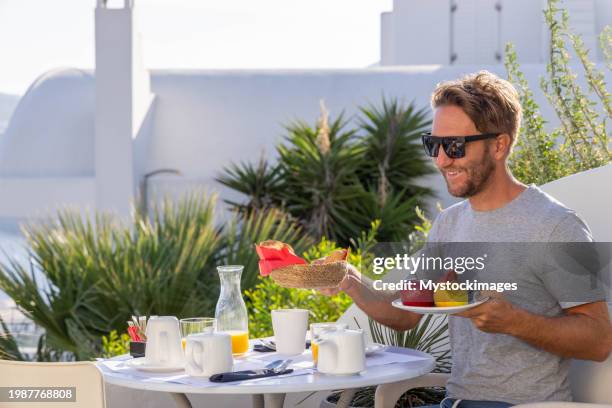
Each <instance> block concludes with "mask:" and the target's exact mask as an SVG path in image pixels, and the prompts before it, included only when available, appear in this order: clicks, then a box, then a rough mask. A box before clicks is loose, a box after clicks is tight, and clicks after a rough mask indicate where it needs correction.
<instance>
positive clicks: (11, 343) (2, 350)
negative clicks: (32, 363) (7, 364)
mask: <svg viewBox="0 0 612 408" xmlns="http://www.w3.org/2000/svg"><path fill="white" fill-rule="evenodd" d="M0 327H1V328H2V332H0V360H17V361H24V360H25V357H24V355H23V354H21V351H19V346H18V344H17V340H16V339H15V337H14V336H13V335H12V333H11V332H10V330H9V328H8V326H7V325H6V323H4V320H2V317H0Z"/></svg>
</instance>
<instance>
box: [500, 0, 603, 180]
mask: <svg viewBox="0 0 612 408" xmlns="http://www.w3.org/2000/svg"><path fill="white" fill-rule="evenodd" d="M558 3H559V2H558V0H549V1H548V5H547V7H546V9H545V11H544V17H545V20H546V23H547V25H548V29H549V33H550V53H549V54H550V59H549V62H548V64H547V69H546V71H547V76H546V77H544V78H541V80H540V87H541V88H542V91H543V92H544V94H545V95H546V97H547V98H548V101H549V102H550V104H551V106H552V107H553V108H554V111H555V113H556V114H557V117H558V119H559V121H560V126H559V127H558V128H556V129H553V130H552V131H550V132H548V131H546V130H545V128H544V126H545V123H546V122H545V120H544V119H543V117H542V115H541V114H540V109H539V106H538V105H537V103H536V102H535V101H534V99H533V92H532V91H531V90H530V88H529V85H528V83H527V80H526V79H525V76H524V74H523V73H522V72H521V71H520V67H519V64H518V62H517V56H516V52H515V51H514V48H513V47H512V45H511V44H508V45H507V47H506V61H505V62H506V69H507V71H508V79H509V80H510V81H511V82H513V83H514V85H515V86H516V87H517V89H518V91H519V94H520V98H521V105H522V106H523V111H524V112H523V124H522V126H521V129H520V135H519V138H518V140H517V145H516V151H515V152H514V153H513V155H512V156H511V160H510V168H511V170H512V172H513V174H514V175H515V176H516V177H517V178H518V179H519V180H521V181H522V182H524V183H536V184H544V183H547V182H549V181H553V180H556V179H558V178H561V177H564V176H568V175H571V174H575V173H577V172H580V171H584V170H588V169H591V168H595V167H599V166H602V165H605V164H608V163H609V162H610V160H611V159H612V152H611V151H610V142H611V140H612V139H611V137H610V136H609V134H608V132H607V129H606V123H607V121H609V120H610V119H612V97H611V95H610V93H609V92H608V91H607V88H606V84H605V82H604V76H603V74H602V73H601V72H599V71H597V70H596V69H595V67H594V64H593V63H592V62H590V61H589V59H588V50H586V49H585V47H584V44H583V42H582V40H581V39H580V37H579V36H577V35H575V34H572V33H570V31H569V29H568V14H567V11H566V10H562V9H560V8H559V7H558ZM600 40H601V47H602V49H603V50H604V55H605V58H606V63H607V64H608V65H609V64H610V61H611V60H612V59H611V56H612V55H611V52H610V50H611V49H612V46H611V44H612V29H611V28H610V27H607V28H606V29H605V30H604V31H603V32H602V33H601V36H600ZM568 41H569V43H570V44H571V47H572V49H573V51H574V52H575V54H576V56H577V57H578V59H579V62H580V64H581V66H582V69H583V71H584V76H585V79H586V81H587V84H588V89H587V90H584V89H582V87H581V86H580V85H579V84H578V83H577V81H576V78H577V75H576V74H575V73H574V72H573V70H572V69H571V67H570V53H569V51H568V49H567V48H568V45H567V42H568Z"/></svg>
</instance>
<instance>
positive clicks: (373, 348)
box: [365, 343, 389, 356]
mask: <svg viewBox="0 0 612 408" xmlns="http://www.w3.org/2000/svg"><path fill="white" fill-rule="evenodd" d="M388 348H389V346H385V345H384V344H380V343H372V344H368V345H367V346H366V348H365V354H366V356H371V355H372V354H375V353H380V352H382V351H385V350H386V349H388Z"/></svg>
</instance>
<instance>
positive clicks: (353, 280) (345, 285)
mask: <svg viewBox="0 0 612 408" xmlns="http://www.w3.org/2000/svg"><path fill="white" fill-rule="evenodd" d="M316 262H317V261H314V262H313V263H316ZM360 282H361V273H359V271H358V270H357V268H355V267H354V266H353V265H351V264H348V271H347V273H346V275H345V276H344V279H342V281H340V284H339V285H338V286H336V287H335V288H323V289H319V292H321V293H322V294H324V295H327V296H334V295H337V294H338V293H340V292H342V291H344V292H348V294H349V295H350V292H351V289H353V288H355V287H356V286H357V285H356V284H357V283H360Z"/></svg>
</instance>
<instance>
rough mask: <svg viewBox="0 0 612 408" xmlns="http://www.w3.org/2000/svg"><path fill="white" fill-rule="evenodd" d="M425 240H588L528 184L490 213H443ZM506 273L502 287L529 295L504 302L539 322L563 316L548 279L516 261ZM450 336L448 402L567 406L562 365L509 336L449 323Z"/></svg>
mask: <svg viewBox="0 0 612 408" xmlns="http://www.w3.org/2000/svg"><path fill="white" fill-rule="evenodd" d="M428 241H429V242H430V243H433V242H528V243H529V242H590V241H592V237H591V233H590V231H589V228H588V227H587V225H586V224H585V223H584V221H582V220H581V219H580V218H579V217H578V216H577V215H576V213H575V212H574V211H572V210H570V209H568V208H567V207H565V206H564V205H563V204H561V203H560V202H558V201H557V200H555V199H554V198H552V197H551V196H549V195H547V194H546V193H544V192H543V191H542V190H540V189H539V188H537V187H536V186H534V185H532V186H529V187H528V188H527V189H526V190H525V191H523V192H522V193H521V194H520V195H519V196H518V197H516V198H515V199H514V200H512V201H511V202H510V203H508V204H507V205H505V206H504V207H502V208H499V209H496V210H492V211H475V210H473V209H472V208H471V206H470V203H469V201H468V200H465V201H462V202H460V203H457V204H455V205H453V206H451V207H449V208H447V209H446V210H444V211H443V212H441V213H440V214H439V215H438V217H437V218H436V220H435V222H434V224H433V226H432V228H431V231H430V234H429V239H428ZM517 262H519V260H518V259H517ZM507 263H508V262H507ZM504 273H505V274H507V275H508V276H506V278H507V279H508V281H516V282H519V286H520V285H521V284H522V285H523V287H526V288H527V289H525V288H523V289H522V291H520V292H517V294H516V295H515V296H517V297H521V299H518V298H517V299H512V296H513V294H508V295H506V293H504V295H505V296H506V297H507V298H508V299H509V300H510V301H512V302H513V303H520V305H521V307H524V308H526V309H527V310H529V311H530V312H532V313H536V314H540V315H545V316H551V317H552V316H561V315H562V314H563V307H567V305H565V304H564V303H563V299H559V297H560V295H558V293H555V285H554V283H553V282H552V279H549V278H547V277H542V276H536V275H537V273H534V271H533V270H528V268H527V267H521V264H520V262H519V263H518V264H514V265H512V267H509V268H507V269H506V270H505V271H504ZM525 283H526V284H525ZM532 300H533V301H532ZM449 333H450V341H451V348H452V356H453V366H452V373H451V378H450V380H449V381H448V384H447V392H448V396H449V397H451V398H460V399H469V400H491V401H505V402H508V403H512V404H518V403H525V402H531V401H570V400H571V394H570V388H569V381H568V370H569V360H568V359H566V358H562V357H560V356H557V355H554V354H551V353H548V352H546V351H544V350H541V349H538V348H535V347H533V346H531V345H529V344H528V343H526V342H524V341H523V340H520V339H518V338H516V337H513V336H510V335H506V334H491V333H485V332H483V331H480V330H478V329H477V328H476V327H475V326H474V325H473V323H472V321H471V320H469V319H466V318H462V317H457V316H452V315H451V316H449Z"/></svg>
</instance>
